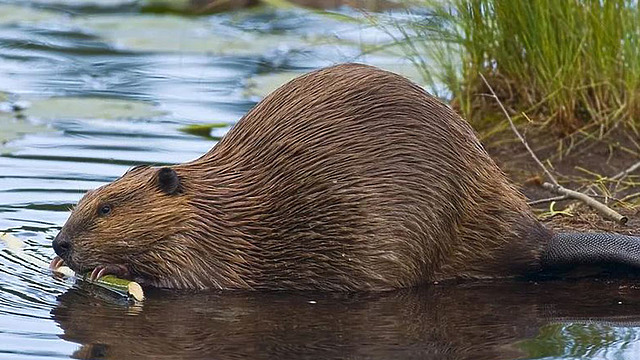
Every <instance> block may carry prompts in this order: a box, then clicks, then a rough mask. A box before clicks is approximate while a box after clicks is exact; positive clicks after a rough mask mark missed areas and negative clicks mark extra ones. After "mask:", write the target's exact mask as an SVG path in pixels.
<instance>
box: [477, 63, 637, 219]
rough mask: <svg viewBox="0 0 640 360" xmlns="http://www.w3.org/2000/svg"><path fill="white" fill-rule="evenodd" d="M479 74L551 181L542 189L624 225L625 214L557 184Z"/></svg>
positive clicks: (483, 78) (512, 127) (518, 135)
mask: <svg viewBox="0 0 640 360" xmlns="http://www.w3.org/2000/svg"><path fill="white" fill-rule="evenodd" d="M479 75H480V77H481V78H482V81H484V84H485V85H486V86H487V88H489V91H490V92H491V95H492V97H493V98H494V99H495V100H496V102H497V103H498V105H499V106H500V109H502V112H503V113H504V115H505V116H506V117H507V120H508V121H509V125H510V126H511V130H513V132H514V133H515V134H516V136H517V137H518V139H520V141H521V142H522V144H523V145H524V146H525V148H527V151H529V154H531V157H532V158H533V160H534V161H535V162H536V163H537V164H538V166H540V168H541V169H542V170H543V171H544V173H545V174H546V175H547V177H548V178H549V180H550V181H551V183H548V182H545V183H543V184H542V187H543V188H544V189H547V190H549V191H551V192H553V193H554V194H557V195H564V196H567V197H570V198H573V199H576V200H580V201H582V202H584V203H585V204H587V205H589V206H591V207H592V208H593V209H595V210H596V211H598V212H599V213H600V214H602V215H603V216H605V217H607V218H609V219H612V220H614V221H616V222H618V223H620V224H622V225H624V224H625V223H626V222H627V221H628V220H629V219H628V218H627V217H626V216H622V215H620V214H619V213H618V212H616V211H615V210H613V209H611V208H609V207H608V206H607V205H605V204H603V203H601V202H599V201H598V200H596V199H594V198H592V197H590V196H589V195H586V194H583V193H580V192H577V191H574V190H569V189H567V188H565V187H563V186H561V185H560V184H558V181H556V179H555V178H554V177H553V175H551V173H550V172H549V171H548V170H547V168H546V167H545V166H544V165H543V164H542V162H541V161H540V159H538V157H537V156H536V154H535V153H534V152H533V150H532V149H531V147H530V146H529V144H528V143H527V141H526V140H525V139H524V137H523V136H522V135H521V134H520V132H519V131H518V129H517V128H516V126H515V124H514V123H513V120H511V115H509V112H508V111H507V109H505V108H504V106H503V105H502V102H501V101H500V99H499V98H498V96H497V95H496V93H495V91H493V88H492V87H491V85H489V82H488V81H487V79H486V78H485V77H484V75H482V74H479ZM621 176H622V175H621Z"/></svg>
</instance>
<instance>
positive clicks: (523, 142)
mask: <svg viewBox="0 0 640 360" xmlns="http://www.w3.org/2000/svg"><path fill="white" fill-rule="evenodd" d="M480 77H481V78H482V81H484V84H485V85H487V87H488V88H489V91H491V97H492V98H494V99H495V100H496V102H497V103H498V106H500V109H502V112H503V113H504V115H505V116H506V117H507V120H509V125H510V126H511V130H513V132H514V133H515V134H516V136H517V137H518V139H520V142H522V145H524V147H526V148H527V151H529V154H531V157H532V158H533V160H534V161H535V162H536V163H537V164H538V166H540V168H541V169H542V171H544V173H545V174H546V175H547V178H549V180H550V181H551V182H552V183H553V184H554V185H558V186H560V185H559V184H558V181H556V178H555V177H553V175H551V173H550V172H549V170H547V168H546V167H545V166H544V165H543V164H542V162H541V161H540V159H538V157H537V156H536V154H535V153H534V152H533V150H531V147H530V146H529V144H528V143H527V140H525V139H524V137H523V136H522V135H521V134H520V132H519V131H518V129H517V128H516V125H515V124H514V123H513V120H511V115H509V112H508V111H507V109H505V108H504V105H502V102H501V101H500V99H499V98H498V96H497V95H496V93H495V91H493V88H492V87H491V85H489V82H488V81H487V79H485V77H484V75H482V74H480Z"/></svg>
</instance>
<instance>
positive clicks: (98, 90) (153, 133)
mask: <svg viewBox="0 0 640 360" xmlns="http://www.w3.org/2000/svg"><path fill="white" fill-rule="evenodd" d="M176 1H177V0H176ZM339 14H342V15H348V16H355V17H358V16H359V15H358V13H357V12H354V11H352V10H349V9H346V8H345V9H341V10H340V12H339ZM395 16H396V17H397V18H398V19H401V18H402V17H403V15H402V14H396V15H395ZM389 39H390V38H389V35H387V34H386V33H385V32H383V31H379V30H376V29H374V28H371V27H370V26H368V25H366V23H362V22H358V21H352V20H350V19H348V18H347V17H345V16H336V15H335V14H333V15H331V14H321V13H315V12H311V11H303V10H295V9H279V10H275V9H268V8H266V9H265V8H262V9H258V10H252V11H243V12H236V13H232V14H222V15H212V16H204V17H183V16H178V15H175V14H174V15H170V14H155V15H154V14H148V13H141V11H140V7H139V4H138V2H137V1H126V0H109V1H107V0H102V1H100V0H95V1H89V0H76V1H74V0H66V1H63V0H58V1H55V0H39V1H19V0H15V1H8V2H7V1H4V2H3V1H0V143H1V144H2V145H0V153H1V156H0V232H9V233H11V234H13V235H15V236H17V237H18V238H20V239H21V240H22V241H24V247H23V248H22V249H19V250H13V251H9V250H8V249H6V248H5V245H4V244H3V245H0V358H1V359H35V358H67V357H70V356H72V357H77V358H109V359H128V358H137V359H145V358H149V359H162V358H197V359H201V358H222V359H226V358H245V357H250V358H265V359H267V358H268V359H271V358H380V359H383V358H384V359H387V358H427V359H516V358H535V359H542V358H545V359H559V358H575V359H583V358H592V359H635V358H640V335H639V333H638V331H639V329H640V328H638V325H639V324H640V307H639V306H638V305H639V304H640V289H636V288H635V287H634V285H633V284H630V283H629V282H612V283H607V282H598V281H593V280H591V281H581V282H572V283H568V282H554V283H544V284H533V283H526V282H521V283H481V284H465V285H449V286H442V285H439V286H432V287H429V288H424V289H413V290H405V291H399V292H393V293H384V294H350V295H346V294H342V295H335V294H314V293H303V294H283V293H267V294H264V293H262V294H254V293H215V292H213V293H170V292H152V293H151V294H149V298H148V300H147V301H145V302H144V304H142V305H127V304H124V303H122V302H120V301H117V300H116V299H114V298H111V297H108V296H107V295H105V294H103V293H100V292H96V291H95V290H94V289H91V288H86V287H83V286H80V285H75V284H73V281H71V280H60V279H54V278H52V277H51V275H50V273H49V271H48V269H46V267H45V264H46V263H47V262H48V261H49V260H50V259H51V258H52V257H53V251H52V249H51V246H50V243H51V239H52V238H53V236H54V235H55V234H56V232H57V231H58V230H59V228H60V226H61V225H62V224H63V223H64V221H65V220H66V218H67V216H68V208H69V207H70V206H71V205H72V204H74V203H75V202H76V201H77V200H78V199H79V198H80V197H81V195H82V194H83V192H84V191H86V190H88V189H91V188H94V187H97V186H99V185H101V184H104V183H105V182H108V181H111V180H113V179H115V178H116V177H118V176H120V175H121V174H122V173H124V172H125V171H126V170H127V169H128V168H129V167H130V166H132V165H134V164H141V163H149V164H165V163H166V164H171V163H178V162H183V161H187V160H190V159H193V158H195V157H197V156H199V155H200V154H202V153H204V152H206V151H207V150H208V149H209V148H210V147H211V146H212V145H213V144H214V143H215V140H214V139H215V138H216V137H219V136H222V135H223V134H224V133H225V132H226V131H227V130H228V128H229V127H230V126H231V125H232V124H233V123H234V122H235V121H236V120H237V119H239V118H240V117H241V116H242V115H243V114H244V113H245V112H246V111H247V110H248V109H250V108H251V107H252V106H253V105H254V104H255V103H256V102H257V101H258V100H259V99H260V98H261V97H262V96H264V94H266V93H268V92H269V91H271V90H272V89H273V88H275V87H276V86H277V85H279V84H281V83H282V82H284V81H285V80H287V79H289V78H291V77H292V76H295V75H296V74H299V73H302V72H305V71H308V70H311V69H315V68H317V67H321V66H325V65H329V64H333V63H336V62H342V61H354V60H355V61H360V62H367V63H370V64H375V65H378V66H382V67H385V68H387V69H391V70H394V71H397V72H401V73H403V74H405V75H407V76H409V77H411V78H413V79H415V80H419V76H418V74H417V73H416V72H415V71H414V70H413V68H412V67H411V66H410V64H409V63H408V62H407V61H406V60H404V59H403V57H402V56H401V55H400V54H398V53H397V52H396V51H395V50H394V49H393V48H384V49H378V50H377V51H373V50H372V49H373V48H375V47H376V46H377V45H379V44H381V43H383V42H385V41H389ZM205 122H215V123H220V124H221V126H220V127H218V128H215V129H214V130H213V131H212V134H211V135H212V136H213V139H211V138H202V137H198V136H194V135H189V134H187V133H185V132H183V131H181V130H180V129H181V128H182V127H183V126H185V125H189V124H199V123H205Z"/></svg>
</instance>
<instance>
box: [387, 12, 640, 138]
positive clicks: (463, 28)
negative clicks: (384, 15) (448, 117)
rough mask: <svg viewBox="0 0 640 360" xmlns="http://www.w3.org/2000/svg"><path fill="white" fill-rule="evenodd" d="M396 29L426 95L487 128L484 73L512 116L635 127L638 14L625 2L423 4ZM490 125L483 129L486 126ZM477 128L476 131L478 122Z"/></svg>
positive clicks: (597, 128) (601, 128)
mask: <svg viewBox="0 0 640 360" xmlns="http://www.w3.org/2000/svg"><path fill="white" fill-rule="evenodd" d="M425 6H426V7H427V8H430V9H432V12H431V13H430V15H428V16H419V17H418V16H414V17H413V18H412V20H410V21H408V22H404V23H402V24H400V23H396V29H397V30H400V31H401V34H402V36H401V37H400V38H398V39H397V41H398V43H399V44H401V45H402V47H403V49H404V52H405V53H406V55H407V56H408V57H409V58H410V59H412V60H413V61H414V63H415V64H416V65H417V66H418V67H419V68H420V70H421V73H422V75H423V77H424V79H425V81H426V82H428V83H430V84H431V85H432V87H433V88H438V86H440V87H444V93H445V94H446V95H447V96H449V97H450V98H451V100H452V102H453V104H454V106H455V107H456V108H457V109H458V110H459V111H461V112H462V113H463V115H464V116H465V117H467V118H468V119H469V120H470V121H472V122H475V123H476V124H475V125H477V126H478V125H480V127H482V125H489V126H495V125H497V124H498V123H501V122H503V121H504V119H503V118H502V117H501V116H496V110H497V108H496V105H495V101H493V100H492V99H490V98H487V97H483V96H482V94H486V93H487V89H486V87H485V86H484V84H483V83H482V81H481V79H480V77H479V74H480V73H482V74H484V76H485V77H486V78H487V79H488V80H489V83H490V84H491V86H492V87H493V88H494V89H495V90H496V92H497V94H498V96H499V97H500V99H501V100H502V101H503V103H504V104H505V105H506V106H507V107H508V108H509V109H510V110H511V111H512V112H513V113H514V114H520V113H522V112H526V113H527V114H528V115H529V117H530V118H531V119H532V120H533V122H534V123H535V124H537V125H540V126H543V127H545V128H547V129H551V130H553V131H554V132H555V133H558V134H563V135H567V134H572V133H574V132H576V131H578V130H582V131H585V130H587V131H589V132H597V133H599V134H604V133H605V132H606V131H608V130H609V129H612V128H614V127H616V126H615V125H619V124H625V125H628V126H630V128H631V129H632V131H634V132H635V133H636V134H638V130H640V8H639V6H638V3H637V2H636V1H623V0H535V1H522V0H501V1H495V0H452V1H447V2H445V1H429V0H425ZM521 120H522V119H521ZM487 122H488V124H487ZM479 123H480V124H479Z"/></svg>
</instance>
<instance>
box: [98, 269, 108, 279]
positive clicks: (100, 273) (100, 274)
mask: <svg viewBox="0 0 640 360" xmlns="http://www.w3.org/2000/svg"><path fill="white" fill-rule="evenodd" d="M106 272H107V268H106V267H103V268H102V269H100V271H98V275H96V280H98V279H100V278H101V277H103V276H105V275H106Z"/></svg>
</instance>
